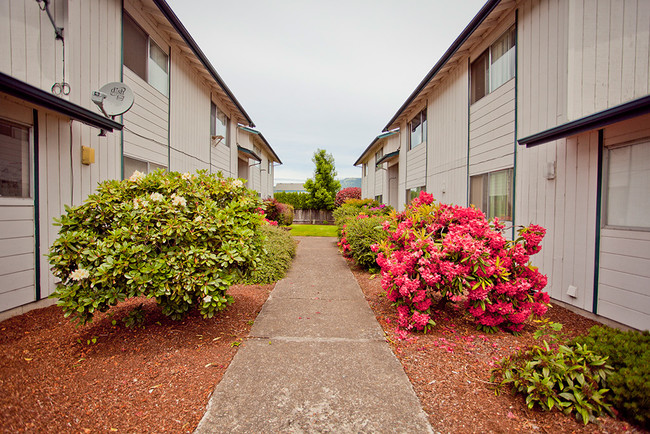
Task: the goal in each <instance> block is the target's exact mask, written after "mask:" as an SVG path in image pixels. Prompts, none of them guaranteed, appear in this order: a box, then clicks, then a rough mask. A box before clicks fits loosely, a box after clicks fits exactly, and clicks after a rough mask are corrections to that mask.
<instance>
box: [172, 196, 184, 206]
mask: <svg viewBox="0 0 650 434" xmlns="http://www.w3.org/2000/svg"><path fill="white" fill-rule="evenodd" d="M172 205H175V206H178V205H180V206H186V205H187V200H185V198H184V197H183V196H178V195H177V194H176V193H174V194H172Z"/></svg>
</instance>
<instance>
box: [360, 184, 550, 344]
mask: <svg viewBox="0 0 650 434" xmlns="http://www.w3.org/2000/svg"><path fill="white" fill-rule="evenodd" d="M383 227H384V230H386V231H387V232H388V238H387V239H386V240H385V241H383V242H381V243H378V244H375V245H373V246H372V249H373V250H374V251H375V252H377V253H378V256H377V264H378V265H379V266H380V267H381V276H382V287H383V288H384V290H386V292H387V297H388V299H389V300H391V301H393V302H394V303H395V304H396V305H397V312H398V323H399V324H398V325H399V326H400V327H402V328H404V329H406V330H425V331H426V329H427V328H428V327H429V326H432V325H434V324H435V322H434V321H433V319H432V317H431V314H432V306H433V299H434V297H435V296H439V297H442V298H443V300H452V301H459V300H460V298H461V296H466V301H465V308H466V309H467V311H468V312H469V313H470V314H471V315H472V316H473V317H474V319H475V321H476V323H477V325H478V328H479V329H482V330H485V331H491V332H492V331H496V330H497V329H499V328H500V329H502V330H506V331H510V332H514V333H517V332H520V331H521V330H522V329H523V323H524V321H526V320H527V319H528V318H529V317H530V315H531V314H533V315H536V316H541V315H543V314H544V313H545V312H546V309H547V306H548V302H549V296H548V294H547V293H545V292H542V289H543V288H544V287H545V286H546V276H544V275H542V274H541V273H540V272H539V271H538V270H537V268H536V267H533V266H532V265H530V264H529V258H530V255H533V254H535V253H537V252H539V251H540V248H541V247H540V242H541V240H542V238H543V237H544V234H545V233H546V231H545V229H544V228H542V227H541V226H537V225H530V226H528V227H525V228H522V229H520V230H519V235H520V237H519V238H517V239H516V240H514V241H508V240H506V239H505V238H504V237H503V235H502V234H501V230H502V229H503V225H502V224H501V223H499V221H498V219H494V220H493V221H488V220H486V218H485V215H484V214H483V213H482V212H481V211H479V210H478V209H476V208H473V207H471V208H464V207H460V206H452V205H446V204H436V203H434V199H433V196H431V195H430V194H428V193H426V192H421V193H420V196H419V197H417V198H416V199H414V200H413V201H412V202H411V204H410V205H409V206H408V208H407V209H406V210H405V211H403V212H401V213H398V214H396V215H395V216H394V217H393V218H392V220H389V221H386V222H384V224H383Z"/></svg>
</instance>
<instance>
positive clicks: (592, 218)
mask: <svg viewBox="0 0 650 434" xmlns="http://www.w3.org/2000/svg"><path fill="white" fill-rule="evenodd" d="M649 62H650V2H647V1H645V0H631V1H627V2H619V1H613V0H595V1H582V0H575V1H562V0H519V1H515V0H502V1H499V0H490V1H488V2H487V3H486V4H485V6H484V7H483V8H482V9H481V11H479V13H478V14H477V15H476V16H475V17H474V19H473V20H472V21H471V22H470V24H469V25H468V26H467V27H466V28H465V30H464V31H463V32H462V33H461V34H460V35H459V36H458V38H457V39H456V41H455V42H454V43H453V44H452V46H451V47H450V48H449V49H448V50H447V52H446V53H445V54H444V55H443V57H442V58H441V59H440V61H439V62H438V63H437V64H436V65H435V66H434V67H433V69H432V70H431V71H430V72H429V73H428V74H427V76H426V77H425V78H424V80H423V81H422V82H421V83H420V84H419V86H418V87H417V88H416V89H415V91H414V92H413V93H412V94H411V95H410V96H409V98H408V99H407V100H406V102H405V103H404V104H403V105H402V107H401V108H400V109H399V110H398V111H397V113H396V114H395V115H394V116H393V118H392V119H391V120H390V121H389V122H388V124H387V125H386V128H385V130H384V131H386V132H388V131H394V130H395V129H399V131H400V133H399V134H398V136H399V174H398V179H399V187H398V196H399V201H398V203H399V205H400V208H403V206H404V203H406V202H407V200H408V199H409V197H410V192H411V191H413V189H416V190H417V189H418V188H420V187H423V188H425V189H426V191H428V192H430V193H432V194H433V195H434V197H435V198H436V199H437V200H439V201H441V202H446V203H454V204H459V205H465V206H466V205H469V204H473V205H476V206H477V207H479V208H481V209H482V210H483V211H484V212H485V213H486V214H487V215H488V217H499V218H500V219H502V220H506V221H510V222H513V223H514V224H515V225H526V224H529V223H531V222H533V223H537V224H540V225H542V226H544V227H545V228H546V229H547V234H546V237H545V238H544V241H543V249H542V252H541V253H540V254H539V255H536V256H535V257H534V260H533V262H534V263H535V265H537V266H539V267H540V269H541V271H542V272H544V273H545V274H547V275H548V277H549V284H548V287H547V290H548V291H549V293H550V294H551V296H552V297H553V298H554V299H555V300H559V301H561V302H564V303H566V304H568V305H570V306H573V307H574V308H577V309H579V310H581V311H585V312H591V313H593V314H596V315H599V316H601V317H604V318H608V319H611V320H614V321H617V322H619V323H622V324H625V325H628V326H631V327H634V328H638V329H650V271H648V270H650V217H649V216H650V194H649V193H648V192H649V191H650V96H649V95H650V73H649V71H650V63H649ZM373 143H375V142H373ZM423 143H424V146H422V144H423ZM369 151H371V150H370V149H367V150H366V151H364V153H363V154H362V156H361V157H360V158H359V160H358V161H357V164H358V163H363V162H365V163H371V159H370V153H369ZM369 167H370V165H369ZM371 173H372V170H370V171H364V177H363V183H364V186H367V187H366V189H365V190H364V196H366V197H372V195H373V194H376V193H375V190H372V189H370V187H369V186H370V185H372V184H373V182H374V181H375V180H374V179H372V178H371Z"/></svg>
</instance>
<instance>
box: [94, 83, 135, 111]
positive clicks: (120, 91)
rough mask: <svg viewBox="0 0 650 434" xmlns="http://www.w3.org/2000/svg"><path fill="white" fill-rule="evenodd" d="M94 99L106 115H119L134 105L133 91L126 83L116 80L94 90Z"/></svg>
mask: <svg viewBox="0 0 650 434" xmlns="http://www.w3.org/2000/svg"><path fill="white" fill-rule="evenodd" d="M92 100H93V102H94V103H95V104H97V106H98V107H99V108H100V110H101V111H102V113H104V115H105V116H106V117H111V116H119V115H121V114H122V113H125V112H127V111H128V110H129V109H130V108H131V106H133V91H132V90H131V88H129V86H127V85H126V84H124V83H121V82H119V81H115V82H112V83H107V84H105V85H103V86H102V87H101V88H100V89H99V90H94V91H93V93H92Z"/></svg>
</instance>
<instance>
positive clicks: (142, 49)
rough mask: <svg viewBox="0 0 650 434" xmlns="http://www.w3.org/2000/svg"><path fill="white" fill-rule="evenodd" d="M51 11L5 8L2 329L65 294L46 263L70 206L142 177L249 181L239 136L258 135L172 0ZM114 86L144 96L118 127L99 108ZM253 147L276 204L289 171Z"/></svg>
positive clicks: (0, 10)
mask: <svg viewBox="0 0 650 434" xmlns="http://www.w3.org/2000/svg"><path fill="white" fill-rule="evenodd" d="M40 7H43V8H45V7H46V6H45V3H38V2H36V1H31V0H30V1H27V0H3V1H0V32H1V34H2V35H1V37H0V153H2V159H0V318H2V317H6V316H9V315H11V314H14V313H18V312H21V311H23V310H25V309H29V308H32V307H35V306H39V305H42V304H45V303H47V302H46V301H43V302H40V303H34V302H37V301H39V300H43V299H46V298H47V296H48V295H49V294H51V293H52V291H53V290H54V288H55V280H54V277H53V276H52V274H51V273H50V271H49V264H48V261H47V258H46V257H45V256H44V255H45V254H46V253H47V252H48V249H49V246H50V245H51V244H52V242H53V241H54V239H55V238H56V237H57V228H56V227H55V226H53V225H52V222H53V219H54V218H55V217H59V216H60V215H61V214H62V213H63V212H64V206H65V205H71V206H74V205H80V204H81V203H82V202H83V200H84V199H85V198H86V197H87V196H88V195H89V194H90V193H92V192H93V190H94V189H95V187H96V185H97V183H99V182H101V181H105V180H108V179H122V178H124V177H128V176H129V175H130V174H131V173H132V172H133V171H134V170H140V171H142V172H149V171H151V170H155V169H158V168H163V169H166V170H171V171H180V172H186V171H195V170H198V169H205V170H208V171H209V172H217V171H221V172H222V173H223V174H224V175H226V176H233V177H237V176H239V173H238V169H239V166H238V161H239V155H240V151H239V150H238V138H239V132H240V128H238V125H240V126H243V127H247V128H248V127H254V124H253V121H252V120H251V119H250V117H249V116H248V114H247V113H246V112H245V111H244V109H243V107H242V106H241V105H240V103H239V102H238V101H237V99H236V98H235V96H234V95H233V94H232V92H231V91H230V90H229V89H228V87H227V86H226V84H225V83H224V82H223V80H222V79H221V78H220V77H219V75H218V74H217V72H216V71H215V70H214V68H213V66H212V65H211V64H210V62H209V61H208V60H207V58H206V57H205V55H204V54H203V52H202V51H201V50H200V48H199V47H198V46H197V44H196V42H195V41H194V40H193V39H192V37H191V36H190V34H189V33H188V32H187V30H186V29H185V27H184V26H183V24H182V23H181V22H180V21H179V20H178V18H177V17H176V15H175V14H174V12H173V11H172V10H171V9H170V7H169V5H167V3H166V2H165V1H164V0H124V1H122V0H87V1H81V2H79V1H70V0H50V2H49V6H47V7H48V8H49V12H50V13H51V14H52V17H53V22H52V21H50V19H49V17H48V13H47V12H48V11H46V10H45V9H43V10H41V9H40ZM64 46H65V49H64ZM64 65H65V75H64ZM109 82H123V83H125V84H127V85H128V86H129V87H130V88H131V89H132V90H133V92H134V94H135V103H134V105H133V106H132V107H131V109H130V110H129V111H128V112H126V113H124V115H122V116H118V117H116V118H115V119H114V120H113V119H109V118H107V117H105V116H103V115H102V114H100V111H99V109H98V108H97V107H96V106H95V105H94V104H93V103H92V101H91V92H92V91H94V90H98V89H99V88H100V87H101V86H102V85H104V84H106V83H109ZM53 93H58V96H55V95H54V94H53ZM100 132H101V133H102V134H99V133H100ZM259 136H260V137H261V135H259ZM258 142H259V144H257V145H256V143H258ZM251 143H252V145H253V146H258V147H259V149H260V150H261V151H260V153H259V154H258V155H261V156H262V157H261V158H262V162H263V163H264V164H266V166H264V167H266V168H267V172H266V174H265V175H263V176H262V175H261V174H260V175H258V176H257V178H256V181H255V182H254V183H253V185H251V187H253V188H256V189H258V191H259V192H260V194H261V195H268V194H271V193H267V192H268V191H271V192H272V185H273V178H272V177H273V171H272V167H273V162H276V163H279V162H280V160H279V159H278V157H277V155H275V153H274V152H273V150H272V149H271V147H270V145H269V144H268V142H266V140H265V139H263V138H261V140H260V139H256V140H253V141H251ZM82 147H84V148H89V150H91V151H94V156H95V160H94V162H89V161H85V162H84V161H82ZM251 149H252V148H251ZM86 163H87V164H86ZM264 167H262V168H264ZM269 168H270V169H271V170H270V171H269ZM259 172H262V171H261V169H260V170H259ZM269 185H270V186H271V187H269Z"/></svg>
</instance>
